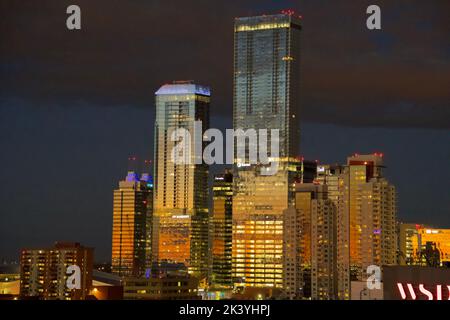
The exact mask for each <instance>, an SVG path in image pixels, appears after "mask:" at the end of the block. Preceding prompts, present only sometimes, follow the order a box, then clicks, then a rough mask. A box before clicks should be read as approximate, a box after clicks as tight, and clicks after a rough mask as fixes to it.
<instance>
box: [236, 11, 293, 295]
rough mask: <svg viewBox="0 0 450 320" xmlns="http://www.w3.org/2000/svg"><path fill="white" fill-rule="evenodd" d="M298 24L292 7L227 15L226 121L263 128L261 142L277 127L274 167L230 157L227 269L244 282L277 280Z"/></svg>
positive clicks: (288, 191) (288, 182)
mask: <svg viewBox="0 0 450 320" xmlns="http://www.w3.org/2000/svg"><path fill="white" fill-rule="evenodd" d="M300 30H301V23H300V18H299V17H298V16H295V15H294V14H293V13H292V12H285V13H282V14H276V15H269V16H258V17H245V18H237V19H236V20H235V27H234V101H233V125H234V129H235V130H237V129H242V130H244V131H245V130H248V129H256V130H259V129H267V130H268V132H269V137H268V145H269V146H270V144H271V139H272V136H271V135H270V130H271V129H277V130H279V157H278V158H274V159H273V161H277V162H278V171H277V173H275V174H274V175H262V174H261V170H263V169H262V168H263V167H264V166H263V165H260V163H258V164H252V165H246V164H245V161H242V159H237V158H235V164H237V166H235V183H234V187H235V191H234V192H235V196H234V198H233V276H234V277H235V278H238V279H240V282H241V283H243V284H244V286H246V287H260V288H264V287H265V288H280V289H281V288H282V287H283V259H282V254H283V212H284V211H285V210H286V209H287V208H288V207H289V206H293V202H294V201H293V196H294V191H295V190H294V184H293V183H294V180H295V174H296V171H297V170H298V167H297V165H296V164H295V163H293V161H294V157H296V156H297V155H298V147H299V138H300V133H299V124H298V120H299V100H300V99H299V95H300ZM247 150H248V149H247ZM291 160H292V162H291ZM239 162H243V163H239Z"/></svg>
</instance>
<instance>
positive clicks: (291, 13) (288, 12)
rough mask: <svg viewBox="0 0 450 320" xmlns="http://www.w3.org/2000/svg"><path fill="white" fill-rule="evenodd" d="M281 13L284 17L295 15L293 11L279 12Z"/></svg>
mask: <svg viewBox="0 0 450 320" xmlns="http://www.w3.org/2000/svg"><path fill="white" fill-rule="evenodd" d="M281 13H282V14H286V15H288V16H292V15H294V14H295V12H294V10H291V9H287V10H281Z"/></svg>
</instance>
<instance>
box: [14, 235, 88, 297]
mask: <svg viewBox="0 0 450 320" xmlns="http://www.w3.org/2000/svg"><path fill="white" fill-rule="evenodd" d="M93 251H94V250H93V249H92V248H87V247H83V246H81V245H80V244H79V243H66V242H57V243H55V245H54V247H53V248H41V249H23V250H22V252H21V256H20V296H21V297H22V298H23V299H27V298H32V297H34V298H38V299H43V300H84V299H86V297H87V295H89V291H90V289H91V286H92V269H93ZM72 265H76V266H78V267H79V268H80V269H79V270H80V278H79V280H80V283H79V284H80V289H70V288H69V287H68V286H67V280H68V277H69V276H70V275H71V274H72V273H73V271H70V270H68V267H69V266H72ZM68 271H70V272H68Z"/></svg>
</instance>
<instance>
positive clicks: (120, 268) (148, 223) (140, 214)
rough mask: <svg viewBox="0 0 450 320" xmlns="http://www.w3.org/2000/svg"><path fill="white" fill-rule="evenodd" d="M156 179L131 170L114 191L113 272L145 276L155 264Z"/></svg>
mask: <svg viewBox="0 0 450 320" xmlns="http://www.w3.org/2000/svg"><path fill="white" fill-rule="evenodd" d="M152 214H153V181H152V179H151V177H150V176H149V175H148V174H143V175H142V176H141V177H140V178H139V176H138V175H137V174H136V173H135V172H134V171H129V172H128V175H127V176H126V178H125V180H123V181H120V182H119V188H118V189H116V190H114V204H113V230H112V264H111V268H112V269H111V270H112V273H114V274H116V275H119V276H123V277H131V276H135V277H138V276H142V275H144V274H145V271H146V269H148V268H150V265H151V240H152V238H151V237H152V235H151V230H152Z"/></svg>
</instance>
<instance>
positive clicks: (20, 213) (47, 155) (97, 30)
mask: <svg viewBox="0 0 450 320" xmlns="http://www.w3.org/2000/svg"><path fill="white" fill-rule="evenodd" d="M70 4H78V5H79V6H80V7H81V10H82V30H81V31H69V30H67V29H66V18H67V14H66V8H67V6H68V5H70ZM370 4H377V5H379V6H380V7H381V10H382V30H381V31H369V30H367V28H366V17H367V15H366V14H365V11H366V8H367V6H368V5H370ZM282 9H294V10H295V11H296V12H298V13H299V14H302V16H303V31H302V37H303V38H302V82H303V83H302V87H301V90H302V114H301V119H302V137H301V140H302V141H301V143H302V144H301V150H302V155H303V156H304V157H305V158H307V159H312V160H315V159H318V160H320V162H321V163H345V161H346V157H347V156H348V155H350V154H353V153H355V152H357V153H366V152H367V153H372V152H383V153H384V154H385V162H386V165H387V169H386V171H385V172H386V175H387V177H388V179H389V180H390V181H391V182H392V183H393V184H394V185H396V187H397V190H398V198H399V201H398V205H399V218H400V220H402V221H407V222H414V223H425V224H429V225H432V226H434V227H450V192H449V187H448V184H449V181H450V90H449V89H450V41H449V39H450V19H449V14H450V1H448V0H430V1H424V0H420V1H415V0H395V1H378V0H377V1H365V0H360V1H354V0H336V1H324V0H309V1H306V0H305V1H265V0H257V1H256V0H254V1H229V0H196V1H194V0H191V1H189V0H172V1H171V0H163V1H151V0H127V1H112V0H108V1H106V0H96V1H89V0H85V1H80V0H73V1H61V0H53V1H14V0H10V1H7V0H0V164H1V166H0V188H1V190H0V191H1V192H0V260H1V259H2V258H3V259H7V260H10V259H17V257H18V253H19V250H20V248H22V247H37V246H49V245H51V244H52V243H53V242H54V241H56V240H68V241H78V242H81V243H83V244H85V245H88V246H93V247H95V250H96V260H97V261H102V260H109V258H110V242H111V225H112V190H113V189H114V188H115V187H116V186H117V184H118V181H119V180H120V179H122V178H123V177H124V176H125V175H126V171H127V166H128V163H127V162H128V161H127V159H128V157H129V156H130V155H136V156H137V157H138V159H140V160H141V162H143V160H144V159H151V158H152V155H153V122H154V113H155V110H154V92H155V91H156V90H157V89H158V88H159V86H161V85H162V84H164V83H167V82H170V81H172V80H189V79H192V80H195V81H196V82H197V83H199V84H205V85H209V86H211V88H212V105H211V117H212V119H211V122H212V123H211V126H212V127H216V128H219V129H225V128H231V123H232V121H231V117H232V75H233V68H232V65H233V23H234V17H238V16H247V15H260V14H271V13H277V12H280V10H282ZM220 169H221V168H220V167H215V168H213V170H212V171H217V170H220Z"/></svg>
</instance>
